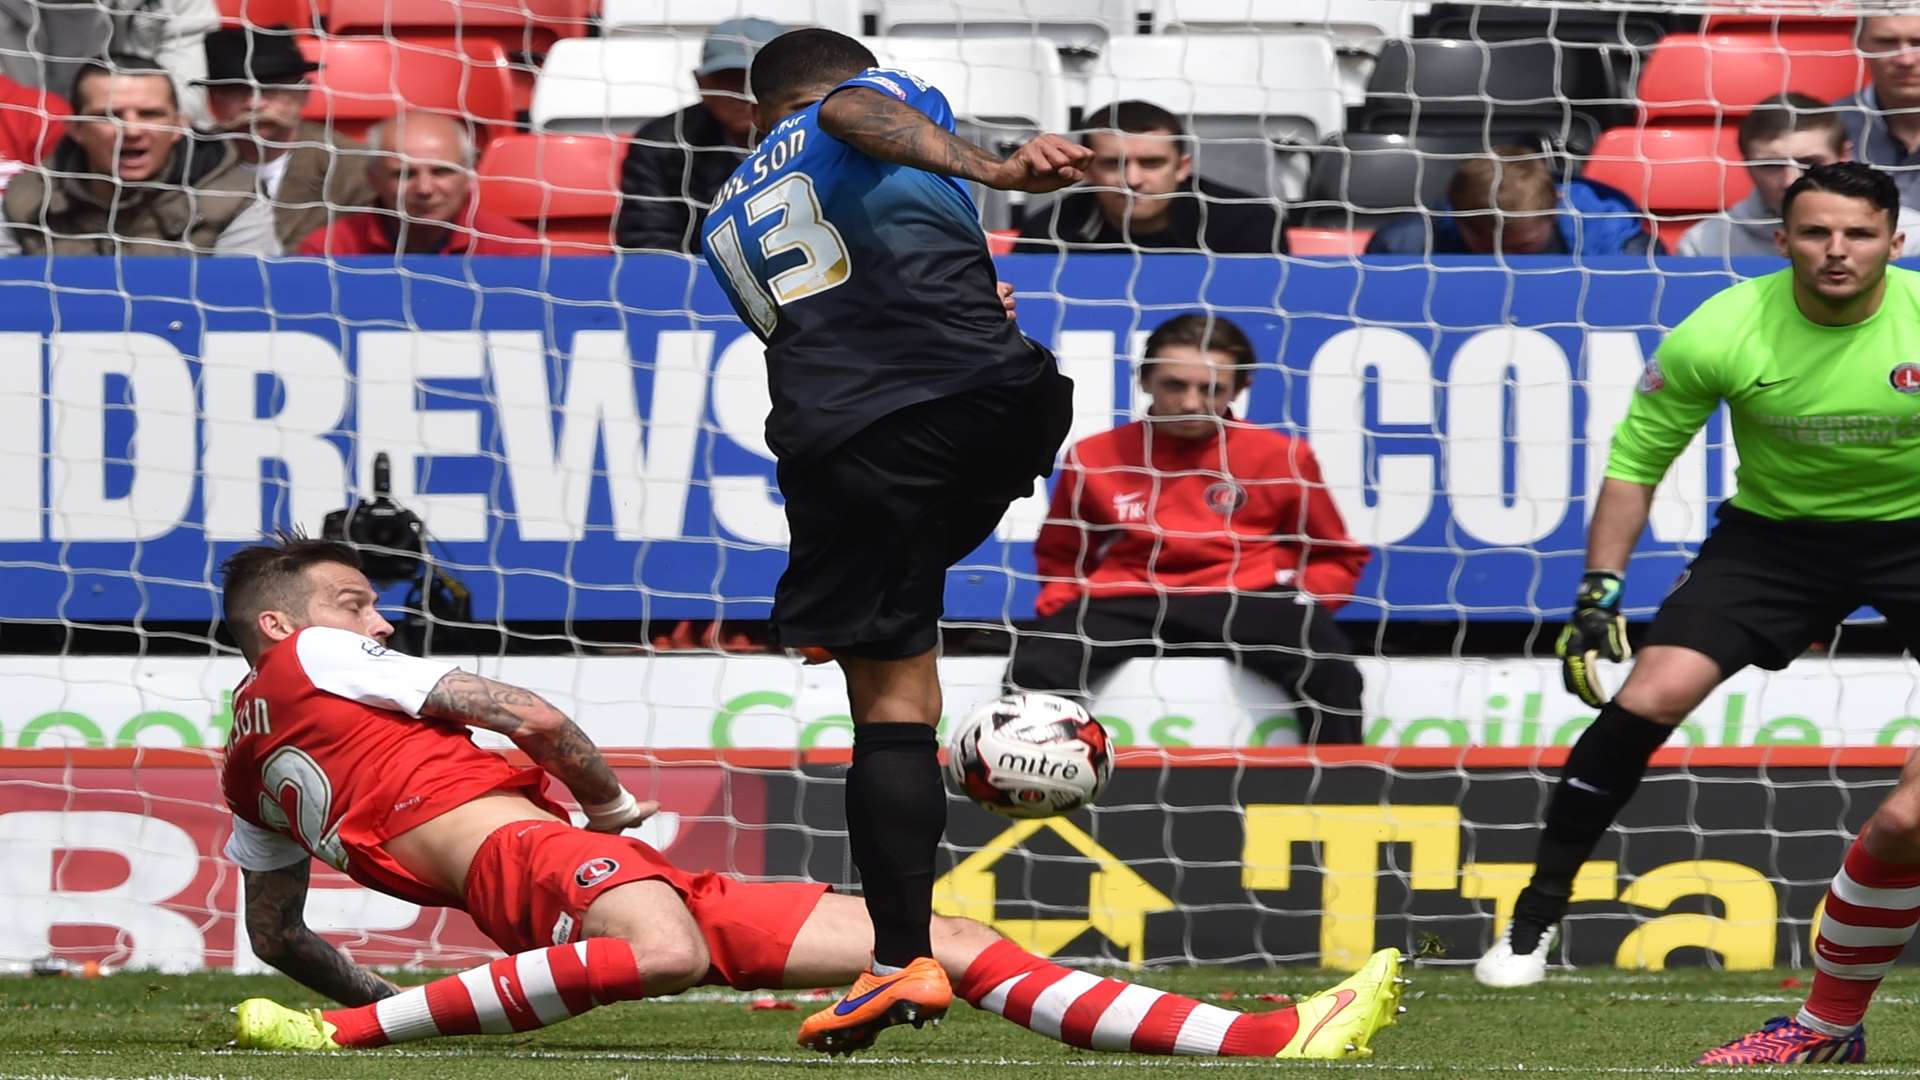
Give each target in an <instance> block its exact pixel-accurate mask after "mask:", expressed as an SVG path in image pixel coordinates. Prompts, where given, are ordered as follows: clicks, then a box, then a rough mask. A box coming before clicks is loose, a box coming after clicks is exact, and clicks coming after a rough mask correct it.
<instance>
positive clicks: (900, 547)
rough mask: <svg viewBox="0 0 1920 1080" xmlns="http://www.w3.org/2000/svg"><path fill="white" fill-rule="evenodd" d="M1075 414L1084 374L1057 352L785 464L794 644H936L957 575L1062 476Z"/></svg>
mask: <svg viewBox="0 0 1920 1080" xmlns="http://www.w3.org/2000/svg"><path fill="white" fill-rule="evenodd" d="M1072 421H1073V381H1072V380H1071V379H1068V378H1067V377H1066V376H1064V375H1061V374H1060V373H1059V371H1057V370H1056V369H1055V367H1054V365H1053V362H1052V360H1051V359H1050V358H1049V359H1048V360H1047V361H1046V362H1045V363H1044V364H1042V365H1040V366H1039V367H1038V368H1037V369H1036V371H1035V374H1034V377H1033V378H1032V379H1029V380H1024V381H1021V382H1015V383H1001V384H996V385H993V386H987V387H982V388H979V389H976V390H969V391H966V392H964V393H960V394H955V395H953V396H951V397H943V398H937V399H935V400H933V401H927V402H922V403H920V404H918V405H910V406H908V407H906V408H904V409H901V410H899V411H897V412H894V413H890V414H888V415H887V416H884V417H882V418H880V419H879V420H877V421H875V422H874V423H872V424H870V425H868V426H867V427H866V428H864V429H862V430H861V431H859V432H858V433H856V434H855V435H853V436H852V437H851V438H849V439H847V441H845V442H843V443H841V444H840V445H839V446H838V447H836V448H834V449H833V450H831V451H828V452H827V453H826V454H823V455H821V456H820V457H818V458H813V459H809V460H805V461H799V462H786V461H782V462H781V463H780V470H779V477H780V492H781V494H782V495H784V496H785V497H786V502H787V526H788V531H789V533H790V534H791V539H790V544H789V547H788V553H787V570H786V573H784V574H782V575H781V576H780V584H779V585H778V586H777V587H776V588H775V590H774V599H773V628H774V633H775V635H776V636H777V637H778V639H779V641H780V643H781V644H782V645H786V646H789V647H796V648H797V647H800V646H804V645H818V646H824V647H826V648H828V649H832V650H833V651H835V652H837V653H844V654H847V655H851V656H860V657H866V658H869V659H875V660H899V659H904V658H906V657H909V656H917V655H919V654H920V653H923V652H926V651H927V650H928V649H931V648H933V647H934V645H935V644H936V643H937V642H938V641H939V634H940V626H939V624H940V616H941V613H942V612H943V611H944V610H945V597H946V584H947V570H948V569H949V568H950V567H952V566H953V564H954V563H955V562H958V561H959V560H960V559H961V558H962V557H963V556H965V555H966V554H967V553H968V552H970V551H972V550H973V549H974V548H976V547H979V546H980V544H981V542H982V541H984V540H986V539H987V538H988V537H989V536H991V535H993V530H994V528H995V526H997V525H998V524H999V523H1000V519H1001V517H1003V516H1004V515H1005V514H1006V512H1007V507H1008V506H1009V505H1011V504H1012V503H1013V501H1014V500H1015V499H1019V498H1021V497H1023V496H1026V495H1029V494H1032V492H1033V482H1034V480H1035V479H1037V478H1039V477H1043V476H1047V475H1050V474H1051V473H1052V472H1053V463H1054V459H1055V457H1056V456H1057V455H1058V454H1059V452H1060V445H1061V443H1062V442H1064V441H1065V440H1066V437H1067V431H1068V428H1069V427H1070V425H1071V424H1072Z"/></svg>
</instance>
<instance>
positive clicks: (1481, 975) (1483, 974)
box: [1473, 923, 1560, 990]
mask: <svg viewBox="0 0 1920 1080" xmlns="http://www.w3.org/2000/svg"><path fill="white" fill-rule="evenodd" d="M1559 937H1560V927H1559V924H1557V923H1556V924H1555V925H1553V926H1549V927H1547V928H1546V929H1545V930H1542V931H1541V932H1540V940H1539V941H1538V942H1536V943H1535V944H1534V946H1533V951H1532V952H1524V953H1523V952H1515V951H1514V948H1513V925H1512V924H1511V923H1509V924H1508V925H1507V932H1506V933H1504V934H1501V935H1500V940H1499V941H1496V942H1494V943H1493V948H1491V949H1488V950H1487V952H1486V955H1484V956H1482V957H1481V958H1480V960H1479V962H1478V963H1476V964H1474V965H1473V977H1474V979H1475V980H1477V981H1478V982H1479V983H1480V985H1482V986H1494V987H1499V988H1501V989H1503V990H1504V989H1513V988H1516V987H1521V986H1533V985H1534V984H1536V983H1539V982H1541V981H1542V980H1544V979H1545V978H1546V977H1547V954H1548V953H1550V952H1552V951H1553V943H1554V942H1555V941H1557V940H1558V939H1559Z"/></svg>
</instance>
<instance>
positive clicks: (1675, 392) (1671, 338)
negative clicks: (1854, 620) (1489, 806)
mask: <svg viewBox="0 0 1920 1080" xmlns="http://www.w3.org/2000/svg"><path fill="white" fill-rule="evenodd" d="M1783 203H1784V205H1783V208H1782V213H1783V215H1784V218H1785V220H1784V221H1783V223H1782V227H1781V229H1780V231H1779V232H1777V233H1776V234H1775V237H1776V241H1777V243H1778V244H1779V247H1780V252H1781V254H1783V255H1785V256H1787V258H1788V259H1789V260H1790V261H1791V266H1790V267H1789V268H1788V269H1785V270H1781V271H1779V272H1778V273H1774V274H1769V275H1767V276H1766V277H1762V278H1757V279H1754V280H1751V281H1746V282H1742V283H1740V284H1737V285H1734V286H1732V287H1730V288H1728V289H1726V290H1725V291H1724V292H1721V293H1719V294H1718V295H1716V296H1714V297H1713V298H1711V299H1709V300H1708V301H1707V302H1706V303H1705V304H1702V305H1701V306H1700V308H1699V309H1698V310H1696V311H1695V312H1694V313H1693V314H1692V315H1690V316H1688V317H1687V318H1686V319H1685V320H1684V321H1682V322H1681V323H1680V325H1679V326H1677V327H1675V328H1674V330H1673V332H1672V333H1670V334H1668V335H1667V337H1666V340H1665V341H1663V342H1662V343H1661V345H1660V348H1659V350H1658V352H1657V353H1656V354H1655V356H1654V359H1653V361H1652V362H1651V363H1649V364H1648V365H1647V370H1646V373H1645V375H1644V376H1643V377H1642V379H1641V381H1640V385H1639V389H1638V392H1637V393H1635V395H1634V400H1633V404H1632V406H1631V407H1630V408H1629V410H1628V412H1627V416H1626V419H1625V420H1624V421H1622V422H1621V424H1620V427H1619V429H1618V431H1617V432H1616V433H1615V435H1614V438H1613V445H1612V451H1611V454H1610V456H1609V458H1608V461H1607V470H1606V479H1605V480H1604V482H1603V483H1602V485H1601V488H1600V493H1599V498H1598V502H1597V504H1596V505H1595V507H1594V513H1593V523H1592V526H1591V529H1590V531H1589V534H1588V540H1587V572H1586V576H1585V577H1583V578H1582V579H1581V582H1580V590H1579V594H1578V597H1577V599H1576V601H1575V610H1574V613H1573V617H1572V619H1571V620H1570V621H1569V622H1568V624H1567V626H1566V628H1565V629H1564V630H1562V631H1561V634H1560V637H1559V640H1558V642H1557V644H1556V650H1555V651H1556V652H1557V653H1558V654H1559V656H1560V658H1561V661H1562V663H1563V673H1564V676H1565V680H1566V684H1567V689H1568V690H1569V691H1570V692H1572V693H1574V694H1577V695H1579V696H1580V698H1581V699H1582V700H1584V701H1585V702H1587V703H1588V704H1589V705H1592V706H1595V707H1597V708H1599V709H1600V713H1599V716H1598V717H1596V718H1595V720H1594V722H1593V725H1592V726H1591V727H1589V728H1588V729H1587V730H1586V732H1585V733H1584V734H1583V735H1581V737H1580V740H1579V741H1578V742H1577V743H1575V744H1574V746H1573V749H1572V750H1571V752H1570V753H1569V754H1568V755H1567V762H1566V765H1565V767H1564V768H1563V770H1562V771H1561V776H1560V782H1559V785H1558V786H1557V787H1556V788H1555V790H1554V793H1553V798H1552V801H1551V802H1550V803H1549V805H1548V808H1547V815H1546V821H1545V822H1544V824H1543V826H1542V829H1541V833H1540V841H1539V850H1538V854H1537V856H1536V859H1535V865H1534V871H1533V879H1532V881H1531V882H1530V883H1529V884H1528V886H1527V888H1526V889H1525V890H1524V891H1523V892H1522V893H1521V894H1520V896H1519V898H1518V900H1517V901H1516V903H1515V905H1514V911H1513V918H1512V922H1511V925H1510V926H1509V927H1508V928H1507V932H1506V934H1505V935H1504V936H1503V937H1502V938H1501V940H1499V941H1498V942H1496V943H1495V944H1494V946H1493V948H1492V949H1491V950H1490V951H1488V953H1487V954H1486V955H1485V956H1484V957H1482V958H1481V960H1480V962H1479V964H1478V965H1477V966H1476V967H1475V969H1474V974H1475V976H1476V977H1477V978H1478V979H1479V980H1480V981H1481V982H1482V983H1485V984H1487V985H1489V986H1527V985H1531V984H1533V983H1536V982H1539V981H1540V980H1541V979H1542V978H1544V977H1545V975H1546V964H1547V958H1548V955H1549V951H1550V949H1551V948H1552V945H1553V942H1554V940H1555V938H1556V936H1557V929H1558V925H1559V923H1560V920H1561V919H1562V917H1563V916H1565V914H1566V911H1567V905H1568V902H1569V897H1570V896H1571V894H1572V890H1573V880H1574V876H1575V874H1576V873H1577V872H1578V871H1579V869H1580V866H1581V864H1582V863H1584V862H1586V861H1587V859H1588V858H1589V857H1590V856H1591V855H1592V854H1593V851H1594V848H1595V847H1596V846H1597V845H1598V844H1599V842H1600V839H1601V837H1602V836H1603V835H1604V834H1605V833H1606V831H1607V829H1608V828H1610V827H1611V826H1612V824H1613V821H1614V818H1615V816H1616V815H1618V814H1619V812H1620V810H1621V808H1622V807H1624V806H1625V805H1626V803H1627V801H1628V800H1629V799H1630V798H1632V796H1633V793H1634V789H1635V788H1637V787H1638V786H1639V784H1640V780H1641V777H1642V776H1643V775H1644V774H1645V772H1646V768H1647V760H1648V758H1650V757H1651V756H1652V754H1653V752H1654V751H1655V750H1657V749H1658V748H1659V747H1660V746H1661V744H1663V743H1665V742H1666V740H1667V736H1668V735H1669V734H1670V733H1671V732H1672V731H1673V729H1674V727H1675V726H1676V725H1678V724H1679V723H1680V722H1681V721H1682V720H1684V719H1686V717H1687V714H1688V713H1690V712H1692V711H1693V709H1694V708H1695V707H1696V706H1698V705H1699V704H1700V703H1701V702H1702V701H1703V700H1705V698H1706V696H1707V695H1708V694H1709V693H1711V692H1712V691H1713V689H1714V687H1716V686H1718V685H1719V684H1720V683H1721V682H1722V681H1724V680H1725V679H1727V678H1728V677H1729V676H1731V675H1733V674H1734V673H1735V672H1737V671H1739V670H1740V669H1741V668H1744V667H1746V666H1747V665H1749V664H1752V665H1756V666H1758V667H1761V668H1765V669H1767V670H1770V671H1777V670H1779V669H1781V668H1783V667H1785V666H1786V665H1787V664H1788V662H1789V661H1791V660H1792V659H1793V658H1794V657H1795V656H1796V655H1798V654H1799V653H1800V652H1801V651H1802V650H1804V649H1805V648H1806V647H1807V646H1808V645H1809V644H1811V643H1813V642H1818V641H1825V640H1828V638H1829V636H1830V635H1831V633H1832V631H1833V628H1834V627H1835V626H1836V625H1837V624H1838V623H1839V622H1840V620H1842V619H1844V618H1845V617H1846V615H1847V614H1848V613H1849V612H1851V611H1853V610H1855V609H1857V608H1859V607H1860V606H1862V605H1871V606H1873V607H1875V608H1877V609H1878V610H1879V611H1880V612H1881V614H1883V615H1885V616H1886V617H1887V619H1888V620H1889V621H1890V622H1891V624H1892V625H1893V627H1894V628H1895V629H1896V630H1897V631H1898V632H1899V633H1900V635H1901V638H1902V640H1903V642H1904V643H1905V644H1906V646H1907V648H1908V649H1909V650H1910V651H1914V652H1916V654H1920V274H1915V273H1913V272H1911V271H1907V270H1902V269H1899V268H1897V267H1889V266H1888V265H1887V264H1888V260H1889V259H1891V258H1892V256H1893V254H1894V253H1896V252H1898V251H1899V250H1900V247H1901V244H1902V242H1903V240H1902V237H1901V236H1900V235H1899V234H1898V233H1897V232H1896V231H1895V226H1894V219H1895V216H1896V215H1897V214H1898V212H1899V191H1898V190H1897V189H1896V188H1895V186H1894V183H1893V181H1892V180H1891V179H1890V178H1889V177H1887V176H1886V175H1885V174H1883V173H1881V172H1879V171H1877V170H1875V169H1873V168H1871V167H1869V166H1866V165H1863V164H1859V163H1855V162H1843V163H1840V164H1834V165H1822V166H1817V167H1815V168H1813V169H1810V170H1808V171H1807V173H1806V174H1805V175H1804V176H1802V177H1801V178H1800V179H1799V180H1798V181H1797V182H1795V183H1794V184H1793V186H1792V187H1791V188H1789V189H1788V190H1787V193H1786V196H1785V198H1784V200H1783ZM1722 401H1725V402H1726V403H1727V406H1728V409H1729V411H1730V413H1731V415H1732V426H1733V439H1734V444H1735V446H1736V447H1737V448H1738V450H1739V455H1740V466H1739V470H1738V473H1737V474H1736V475H1737V489H1738V490H1737V492H1736V493H1735V494H1734V495H1733V496H1732V497H1731V498H1730V499H1728V500H1727V502H1726V503H1725V504H1724V505H1723V506H1721V508H1720V511H1719V516H1718V520H1717V522H1716V524H1715V525H1714V528H1713V531H1712V534H1711V535H1709V536H1708V537H1707V539H1706V542H1705V543H1704V544H1702V545H1701V547H1700V553H1699V555H1698V556H1697V557H1696V558H1695V559H1694V560H1693V562H1692V563H1691V564H1690V565H1689V566H1688V568H1687V571H1686V573H1684V574H1683V575H1681V577H1680V580H1679V582H1678V584H1676V585H1675V587H1674V589H1673V591H1672V592H1671V593H1669V594H1668V596H1667V598H1666V600H1665V602H1663V603H1662V604H1661V605H1660V611H1659V614H1658V615H1657V616H1656V617H1655V618H1654V621H1653V624H1652V626H1651V627H1650V628H1649V629H1648V632H1647V635H1646V640H1645V643H1644V644H1643V646H1642V648H1641V650H1640V653H1639V657H1638V661H1637V662H1636V664H1635V665H1634V668H1633V671H1632V673H1631V674H1630V675H1629V676H1628V678H1627V680H1626V682H1625V684H1624V685H1622V686H1621V687H1620V689H1619V692H1618V693H1617V694H1615V695H1614V697H1613V699H1612V700H1611V701H1607V700H1605V694H1604V692H1603V691H1602V690H1601V688H1600V685H1599V682H1598V680H1597V679H1596V673H1595V670H1594V669H1595V667H1596V663H1597V661H1598V660H1600V659H1606V660H1615V661H1618V660H1624V659H1626V658H1627V655H1628V651H1629V650H1628V647H1627V641H1626V622H1625V620H1624V619H1623V618H1622V617H1621V614H1620V591H1621V576H1622V574H1623V573H1624V572H1625V571H1626V569H1627V560H1628V556H1629V555H1630V553H1631V552H1632V551H1633V548H1634V546H1635V544H1636V543H1637V542H1638V541H1639V538H1640V533H1641V530H1642V529H1643V528H1644V527H1645V525H1646V522H1647V513H1648V510H1649V508H1650V507H1651V505H1652V502H1653V493H1654V487H1655V485H1657V484H1658V483H1659V482H1660V480H1661V478H1662V477H1664V476H1665V475H1666V472H1667V468H1668V466H1669V465H1671V464H1672V462H1673V460H1674V458H1675V457H1677V456H1678V455H1679V454H1680V452H1681V451H1682V450H1683V449H1685V447H1686V446H1687V443H1688V442H1689V441H1690V440H1691V439H1692V438H1693V436H1694V433H1695V432H1697V431H1698V430H1699V429H1700V426H1701V425H1702V424H1703V423H1704V422H1705V421H1706V419H1707V417H1708V415H1709V414H1711V413H1712V412H1713V410H1714V409H1715V408H1716V407H1717V406H1718V405H1719V404H1720V402H1722ZM1908 772H1909V773H1912V774H1914V775H1913V776H1911V777H1903V780H1902V785H1901V788H1900V790H1899V791H1898V792H1896V793H1895V795H1893V796H1892V797H1890V798H1889V800H1888V802H1887V804H1886V806H1883V807H1882V808H1881V811H1880V814H1881V816H1883V817H1884V816H1885V815H1887V814H1889V813H1892V812H1894V811H1895V810H1896V809H1899V808H1901V807H1906V808H1908V809H1909V810H1910V812H1911V815H1912V817H1913V820H1912V821H1911V822H1904V821H1903V822H1901V823H1899V826H1900V827H1899V828H1887V829H1882V830H1881V831H1882V836H1881V837H1876V838H1875V842H1874V843H1870V844H1869V845H1868V846H1869V847H1872V848H1875V849H1876V853H1877V854H1878V855H1879V856H1880V857H1881V858H1883V859H1885V858H1888V857H1889V855H1896V856H1898V857H1896V858H1895V860H1894V861H1898V862H1912V863H1916V864H1920V766H1915V765H1910V767H1909V769H1908ZM1909 781H1911V784H1909ZM1910 788H1911V789H1910ZM1878 822H1879V818H1876V823H1878ZM1877 827H1878V825H1877V824H1876V825H1870V826H1869V830H1868V831H1869V832H1872V831H1874V829H1875V828H1877ZM1896 832H1897V833H1906V834H1912V835H1904V836H1901V837H1898V839H1899V842H1900V844H1903V845H1906V846H1907V847H1910V848H1912V857H1911V858H1910V859H1909V858H1906V857H1905V856H1904V855H1898V853H1897V852H1893V851H1892V850H1891V849H1887V850H1880V849H1882V848H1886V844H1885V843H1882V842H1881V841H1882V839H1883V838H1884V839H1885V840H1886V841H1888V842H1891V841H1892V840H1893V839H1895V837H1894V834H1895V833H1896ZM1856 847H1858V845H1856ZM1849 859H1850V861H1849V864H1848V865H1849V866H1852V862H1851V859H1852V856H1849ZM1908 869H1910V870H1914V871H1916V872H1920V865H1917V866H1913V867H1909V868H1908ZM1916 895H1920V894H1916ZM1832 910H1833V908H1832V906H1830V907H1829V912H1830V913H1831V911H1832ZM1908 932H1911V928H1909V931H1908ZM1822 970H1823V971H1824V970H1825V968H1824V967H1823V969H1822ZM1869 992H1870V991H1869ZM1816 997H1817V995H1816ZM1861 1008H1862V1010H1864V1008H1865V1006H1864V1004H1862V1005H1861ZM1842 1019H1845V1018H1842ZM1853 1019H1854V1020H1855V1021H1857V1017H1856V1018H1853ZM1820 1060H1824V1059H1820Z"/></svg>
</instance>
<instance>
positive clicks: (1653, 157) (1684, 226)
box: [1582, 123, 1753, 250]
mask: <svg viewBox="0 0 1920 1080" xmlns="http://www.w3.org/2000/svg"><path fill="white" fill-rule="evenodd" d="M1738 135H1739V133H1738V130H1737V129H1736V128H1735V127H1734V125H1732V124H1723V125H1719V126H1716V125H1714V124H1710V123H1704V124H1703V123H1694V124H1684V123H1683V124H1672V125H1664V126H1653V127H1644V128H1626V127H1622V128H1610V129H1608V130H1607V131H1604V132H1602V133H1601V134H1600V140H1599V142H1597V143H1595V144H1594V147H1593V155H1592V156H1591V157H1590V158H1589V159H1588V161H1587V164H1586V168H1585V169H1583V170H1582V175H1584V176H1586V177H1587V178H1588V179H1589V180H1597V181H1599V182H1600V183H1603V184H1608V185H1611V186H1613V187H1616V188H1619V189H1620V190H1621V191H1622V192H1625V193H1626V195H1627V196H1628V197H1629V198H1631V199H1633V201H1634V202H1636V203H1638V204H1640V207H1641V209H1643V210H1646V211H1647V212H1648V213H1649V214H1652V215H1655V219H1656V220H1655V224H1656V227H1655V231H1656V232H1658V233H1659V234H1660V239H1661V240H1662V241H1664V242H1665V243H1666V245H1667V249H1668V250H1672V249H1673V245H1674V243H1675V242H1676V241H1678V240H1679V238H1680V235H1681V234H1682V233H1685V232H1686V231H1687V230H1688V229H1690V228H1692V227H1693V226H1694V225H1696V224H1698V222H1699V220H1700V218H1701V217H1702V216H1705V215H1707V214H1717V213H1719V212H1720V211H1722V210H1724V209H1726V208H1727V207H1729V206H1732V205H1733V204H1734V203H1737V202H1739V201H1740V200H1741V199H1744V198H1746V197H1747V193H1748V192H1749V191H1752V190H1753V182H1752V181H1751V180H1750V179H1748V177H1747V167H1746V165H1745V164H1744V163H1743V160H1742V158H1741V156H1740V144H1739V139H1738Z"/></svg>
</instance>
